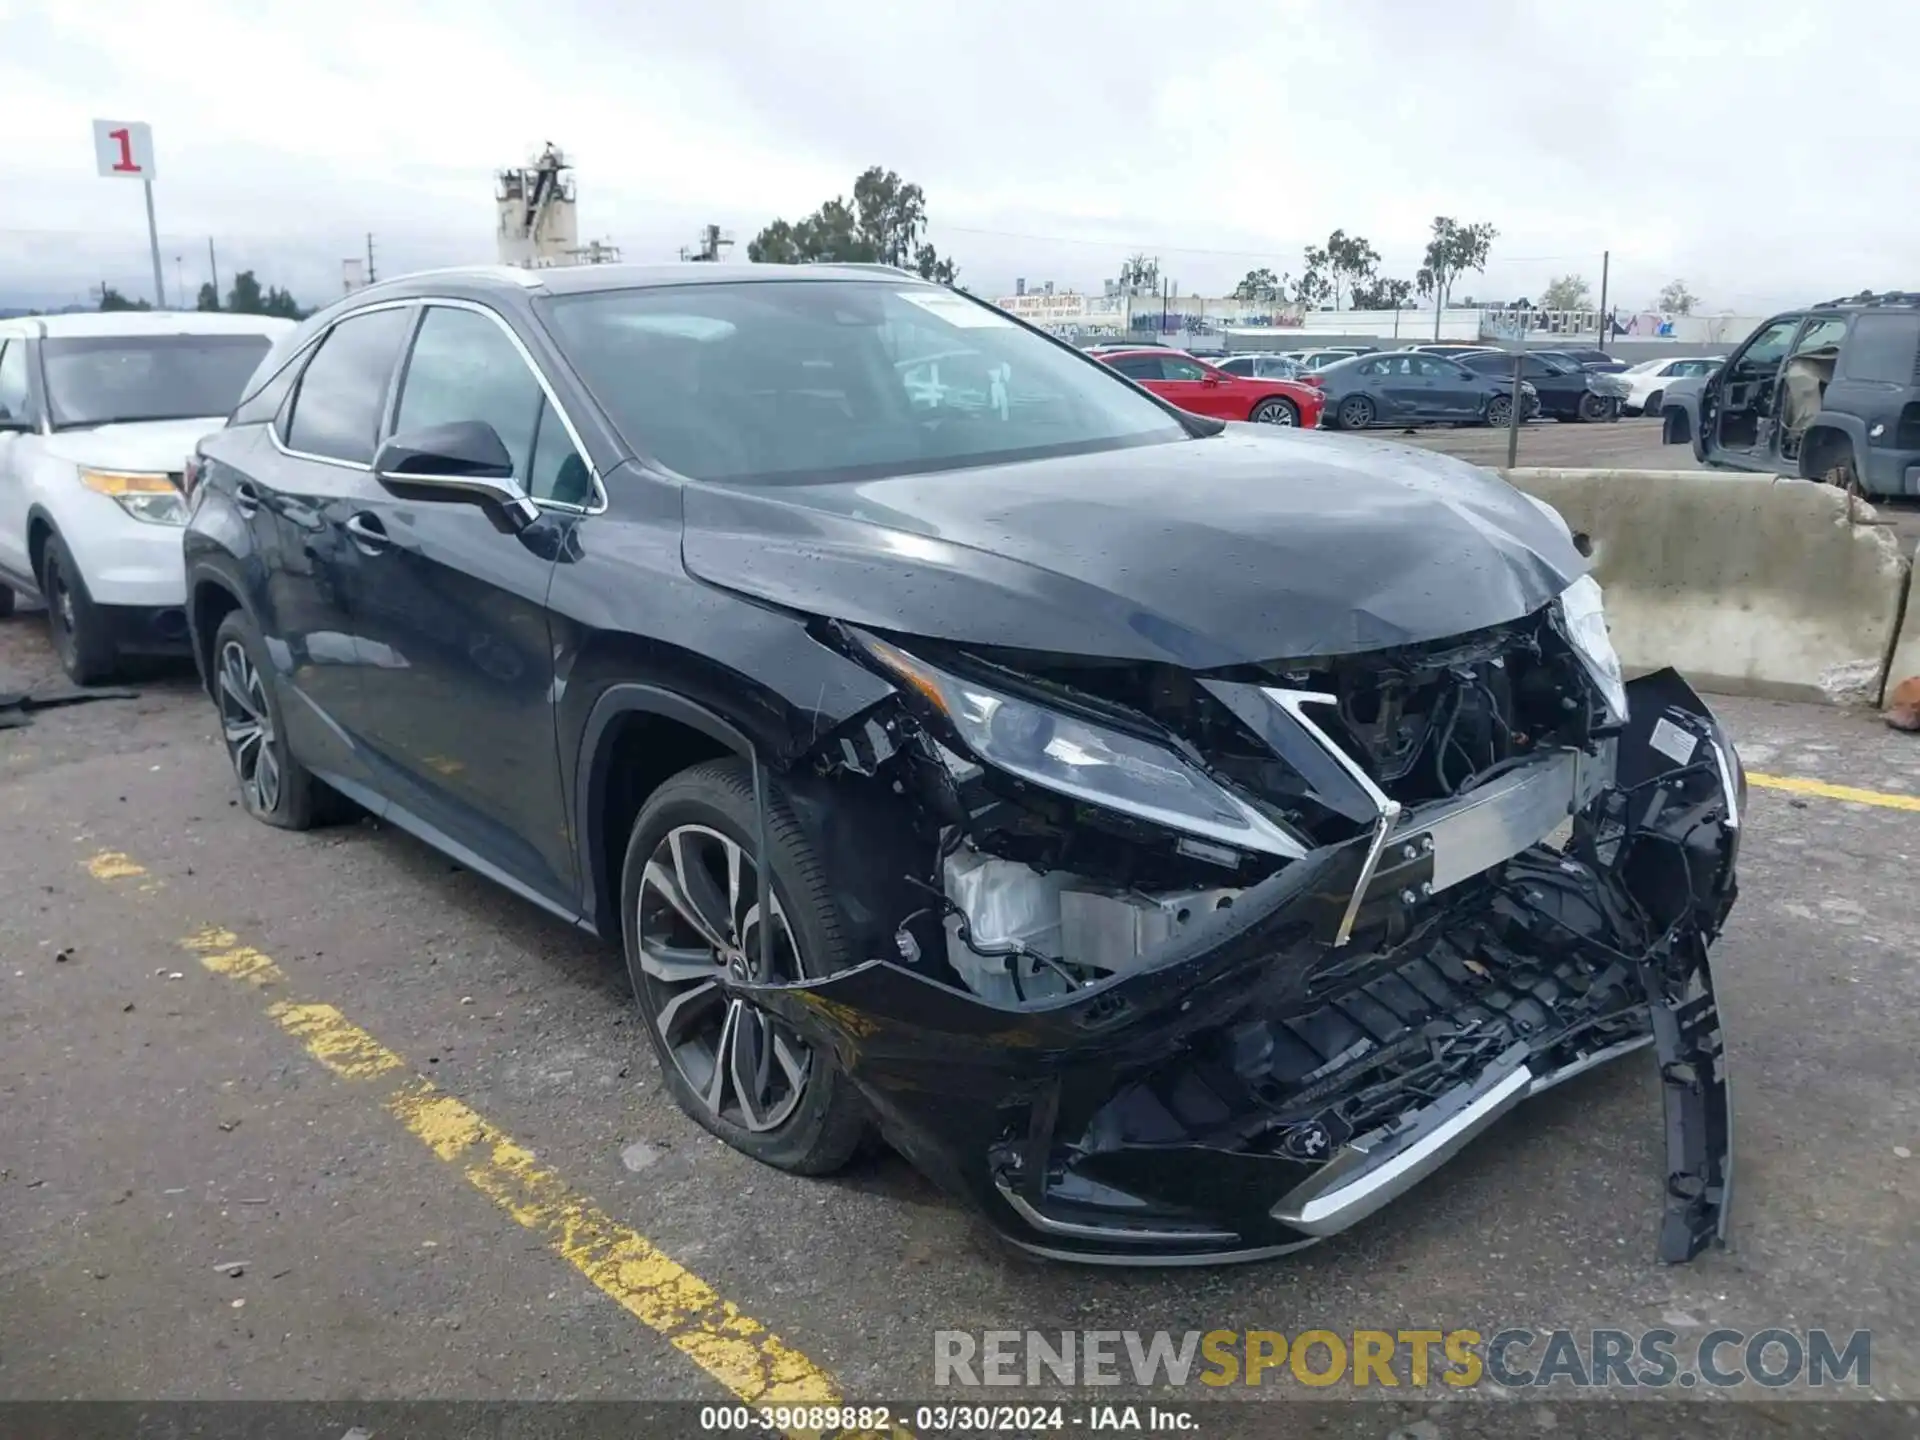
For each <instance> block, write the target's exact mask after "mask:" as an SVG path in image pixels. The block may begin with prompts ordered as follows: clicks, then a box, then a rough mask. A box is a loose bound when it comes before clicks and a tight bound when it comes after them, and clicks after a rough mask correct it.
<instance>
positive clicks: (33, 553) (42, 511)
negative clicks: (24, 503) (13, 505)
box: [27, 501, 60, 586]
mask: <svg viewBox="0 0 1920 1440" xmlns="http://www.w3.org/2000/svg"><path fill="white" fill-rule="evenodd" d="M59 533H60V527H59V525H58V524H56V523H55V522H54V518H53V516H52V515H51V514H50V513H49V512H48V510H47V507H46V506H44V505H42V504H40V503H39V502H38V501H36V502H34V503H33V504H32V505H30V506H28V507H27V568H28V569H29V570H31V571H32V572H33V583H34V584H35V585H36V586H37V585H39V584H40V564H41V562H42V561H43V560H45V559H46V556H47V541H49V540H51V539H52V538H53V537H54V536H55V535H58V534H59Z"/></svg>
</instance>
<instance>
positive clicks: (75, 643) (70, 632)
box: [7, 535, 119, 685]
mask: <svg viewBox="0 0 1920 1440" xmlns="http://www.w3.org/2000/svg"><path fill="white" fill-rule="evenodd" d="M40 593H41V595H43V596H44V597H45V598H46V602H47V630H48V632H49V634H51V635H52V637H53V652H54V654H56V655H58V656H59V657H60V667H61V668H62V669H63V670H65V671H66V672H67V675H68V677H69V678H70V679H71V680H72V681H73V683H74V684H76V685H98V684H99V683H100V682H101V681H102V680H110V679H112V678H113V672H114V668H115V666H116V665H117V664H118V663H119V656H118V655H117V654H115V653H114V645H113V636H112V635H111V633H110V632H109V630H108V626H107V617H106V616H105V615H103V614H101V613H100V607H99V606H98V605H95V604H94V603H93V597H92V596H91V595H90V594H88V593H87V582H86V579H85V578H84V577H83V576H82V575H81V574H80V567H79V565H77V564H76V563H75V562H74V558H73V552H72V551H70V550H68V549H67V542H66V541H64V540H62V539H61V538H60V537H59V536H58V535H49V536H48V537H47V548H46V552H45V553H44V554H43V555H42V556H41V557H40ZM7 594H8V595H12V594H13V592H12V591H11V590H9V591H8V592H7Z"/></svg>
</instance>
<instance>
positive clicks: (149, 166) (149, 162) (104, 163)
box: [93, 120, 167, 310]
mask: <svg viewBox="0 0 1920 1440" xmlns="http://www.w3.org/2000/svg"><path fill="white" fill-rule="evenodd" d="M93 158H94V163H95V165H96V166H97V167H98V169H99V171H100V173H101V175H103V176H105V177H106V178H107V179H109V180H138V181H139V182H140V183H141V187H142V188H143V189H144V190H145V191H146V192H147V241H148V243H149V244H150V245H151V246H152V247H153V303H154V305H155V306H156V307H157V308H159V309H162V310H164V309H166V308H167V289H166V282H165V281H164V280H163V279H162V278H161V276H160V229H159V227H158V226H157V225H155V224H154V221H153V127H152V126H150V125H148V124H146V123H145V122H143V121H139V120H96V121H94V122H93Z"/></svg>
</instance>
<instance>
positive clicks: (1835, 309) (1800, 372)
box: [1661, 290, 1920, 496]
mask: <svg viewBox="0 0 1920 1440" xmlns="http://www.w3.org/2000/svg"><path fill="white" fill-rule="evenodd" d="M1661 411H1662V415H1663V420H1664V429H1663V431H1662V438H1663V439H1664V440H1665V441H1666V443H1667V444H1669V445H1682V444H1688V443H1691V444H1692V446H1693V453H1694V455H1695V456H1697V457H1698V458H1699V459H1700V460H1701V461H1702V463H1704V464H1707V465H1711V466H1714V467H1716V468H1720V469H1728V470H1753V471H1760V472H1762V473H1772V474H1777V475H1797V476H1800V477H1802V478H1804V479H1808V480H1824V481H1827V482H1829V483H1831V484H1835V485H1840V486H1843V487H1846V488H1848V489H1854V490H1858V491H1859V492H1860V493H1861V494H1864V495H1870V496H1901V495H1920V294H1916V293H1914V292H1912V291H1898V290H1896V291H1890V292H1888V293H1887V294H1884V295H1875V294H1873V293H1871V292H1870V291H1869V292H1863V293H1861V294H1859V295H1855V296H1853V297H1852V298H1851V299H1841V300H1830V301H1828V302H1827V303H1826V304H1824V305H1815V306H1813V307H1812V308H1811V309H1808V310H1796V311H1792V312H1789V313H1788V314H1785V315H1776V316H1774V317H1773V318H1772V319H1771V320H1769V321H1767V322H1766V324H1764V325H1762V326H1761V327H1760V328H1759V329H1758V330H1756V331H1754V332H1753V334H1752V335H1750V336H1748V337H1747V340H1746V343H1745V344H1743V345H1741V347H1740V348H1739V349H1738V350H1736V351H1734V352H1733V354H1732V355H1730V356H1729V357H1728V358H1727V360H1726V361H1725V362H1724V363H1723V364H1722V365H1721V366H1720V367H1719V368H1718V369H1717V370H1714V371H1713V372H1711V373H1710V374H1708V375H1707V376H1706V377H1705V378H1704V379H1703V380H1702V381H1701V382H1700V383H1699V384H1697V385H1694V384H1684V385H1683V384H1675V385H1674V386H1672V387H1670V388H1669V389H1668V390H1667V392H1666V393H1665V395H1664V396H1663V397H1662V403H1661Z"/></svg>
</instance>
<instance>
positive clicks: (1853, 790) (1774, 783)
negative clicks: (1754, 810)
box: [1747, 771, 1920, 810]
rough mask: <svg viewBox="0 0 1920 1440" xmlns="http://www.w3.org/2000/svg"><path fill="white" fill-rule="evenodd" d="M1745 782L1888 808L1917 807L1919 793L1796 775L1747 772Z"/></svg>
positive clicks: (1919, 806) (1767, 787) (1764, 787)
mask: <svg viewBox="0 0 1920 1440" xmlns="http://www.w3.org/2000/svg"><path fill="white" fill-rule="evenodd" d="M1747 784H1749V785H1754V786H1758V787H1759V788H1760V789H1762V790H1785V791H1786V792H1787V793H1788V794H1790V795H1818V796H1819V797H1820V798H1821V799H1823V800H1855V801H1858V802H1859V803H1860V804H1862V805H1882V806H1885V807H1886V808H1887V809H1889V810H1920V795H1895V794H1892V793H1890V792H1888V791H1885V790H1862V789H1859V788H1858V787H1857V786H1853V785H1829V784H1828V783H1827V782H1826V781H1824V780H1803V779H1802V778H1801V777H1800V776H1798V775H1756V774H1754V773H1753V772H1752V771H1748V772H1747Z"/></svg>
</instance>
